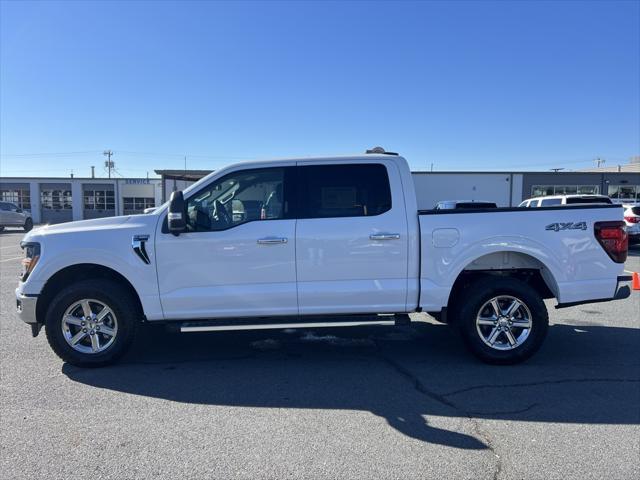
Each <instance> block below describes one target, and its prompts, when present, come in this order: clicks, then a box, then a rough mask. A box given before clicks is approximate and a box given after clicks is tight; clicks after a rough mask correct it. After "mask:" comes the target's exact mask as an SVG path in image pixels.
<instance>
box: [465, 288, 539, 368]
mask: <svg viewBox="0 0 640 480" xmlns="http://www.w3.org/2000/svg"><path fill="white" fill-rule="evenodd" d="M499 295H509V296H513V297H516V298H518V299H519V300H520V301H522V302H524V303H525V304H526V306H527V308H528V309H529V311H530V312H531V322H532V327H531V332H530V333H529V336H528V337H527V339H526V340H525V341H524V343H523V344H522V345H519V346H518V347H516V348H514V349H513V350H496V349H493V348H491V347H490V346H488V345H487V344H485V343H484V342H483V340H482V338H480V335H479V333H478V330H477V327H476V317H477V315H478V312H479V310H480V308H481V307H482V306H483V305H484V304H485V303H486V302H487V301H489V300H490V299H491V298H493V297H496V296H499ZM465 297H466V298H465V300H464V304H463V305H462V306H460V307H459V308H458V315H457V316H458V319H457V320H458V326H459V329H460V333H461V334H462V338H463V340H464V342H465V344H466V345H467V347H469V349H470V350H471V351H472V352H473V353H474V354H475V355H476V356H477V357H479V358H480V359H481V360H483V361H485V362H487V363H494V364H513V363H519V362H522V361H524V360H526V359H528V358H529V357H531V355H533V354H534V353H535V352H536V351H537V350H538V349H539V348H540V346H541V345H542V343H543V341H544V338H545V336H546V334H547V329H548V325H549V317H548V312H547V308H546V306H545V304H544V301H543V300H542V298H541V297H540V295H539V294H538V293H537V292H536V291H535V290H534V289H533V288H532V287H531V286H529V285H527V284H526V283H524V282H521V281H520V280H517V279H501V278H497V279H496V278H484V279H482V280H479V281H476V282H474V283H473V284H472V285H471V286H470V287H469V288H468V289H466V290H465Z"/></svg>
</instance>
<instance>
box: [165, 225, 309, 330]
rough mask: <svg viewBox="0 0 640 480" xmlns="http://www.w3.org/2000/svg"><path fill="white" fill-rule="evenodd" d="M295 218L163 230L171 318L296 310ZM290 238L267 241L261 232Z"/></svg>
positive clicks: (167, 306) (290, 312)
mask: <svg viewBox="0 0 640 480" xmlns="http://www.w3.org/2000/svg"><path fill="white" fill-rule="evenodd" d="M295 224H296V221H295V220H269V221H262V222H249V223H245V224H243V225H239V226H237V227H234V228H231V229H229V230H223V231H219V232H194V233H183V234H181V235H179V236H175V235H172V234H170V233H162V232H161V229H162V225H161V224H159V225H158V229H157V236H156V251H157V252H158V256H159V258H161V259H162V261H159V262H158V288H159V292H160V299H161V302H162V308H163V310H164V315H165V318H167V319H176V320H177V319H190V318H194V319H195V318H225V317H234V316H243V317H246V316H254V315H256V316H265V315H296V314H297V313H298V300H297V295H296V270H295ZM265 237H282V238H286V239H287V243H282V244H273V245H263V244H258V239H259V238H265Z"/></svg>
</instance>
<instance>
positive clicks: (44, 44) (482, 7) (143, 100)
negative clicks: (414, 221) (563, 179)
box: [0, 1, 640, 176]
mask: <svg viewBox="0 0 640 480" xmlns="http://www.w3.org/2000/svg"><path fill="white" fill-rule="evenodd" d="M0 22H1V23H0V41H1V43H0V54H1V59H0V62H1V64H0V67H1V69H0V70H1V71H0V102H1V103H0V121H1V123H0V135H1V136H0V162H1V163H0V174H1V175H3V176H18V175H33V176H35V175H60V176H62V175H65V176H66V175H68V174H69V172H70V171H71V170H73V171H74V172H75V174H76V175H77V176H87V175H88V174H89V172H90V170H89V166H90V165H97V166H98V168H97V171H98V173H102V166H101V165H102V164H103V161H104V157H103V156H102V151H103V150H104V149H106V148H110V149H112V150H113V151H114V152H115V155H114V157H113V159H114V160H115V162H116V167H117V168H118V170H119V172H120V173H121V174H122V175H125V176H144V175H145V174H146V172H147V171H149V172H150V173H152V172H153V169H154V168H182V167H183V166H184V159H183V156H184V155H187V167H188V168H212V169H213V168H217V167H219V166H221V165H223V164H225V163H228V162H229V161H234V160H236V159H238V158H269V157H283V156H298V155H304V156H309V155H323V154H342V153H356V152H362V151H363V150H364V149H365V148H367V147H371V146H374V145H382V146H384V147H386V148H387V149H389V150H393V151H398V152H400V153H402V154H403V155H404V156H405V157H406V158H407V159H408V160H409V162H410V163H411V165H412V167H413V168H414V169H426V168H429V166H430V164H431V163H433V164H434V168H435V169H436V170H464V169H467V170H468V169H478V170H483V169H518V170H520V169H523V170H529V169H535V170H546V169H548V168H551V167H565V168H567V169H576V168H581V167H588V166H592V165H593V159H594V158H595V157H598V156H600V157H602V158H605V159H606V160H607V164H616V163H625V162H626V161H627V160H628V158H629V157H630V156H632V155H640V87H639V86H640V2H638V1H635V2H580V1H570V2H566V3H562V2H516V1H511V2H506V1H505V2H479V1H477V2H460V1H458V2H449V3H439V2H407V3H400V2H393V3H391V2H389V3H385V2H374V3H369V2H353V3H344V2H341V3H337V2H320V3H313V2H283V3H277V2H258V3H251V2H247V3H240V2H234V3H224V2H194V3H187V2H180V3H172V2H150V1H148V2H140V3H124V2H108V3H99V2H69V3H59V2H34V3H29V2H4V1H3V2H2V4H1V6H0Z"/></svg>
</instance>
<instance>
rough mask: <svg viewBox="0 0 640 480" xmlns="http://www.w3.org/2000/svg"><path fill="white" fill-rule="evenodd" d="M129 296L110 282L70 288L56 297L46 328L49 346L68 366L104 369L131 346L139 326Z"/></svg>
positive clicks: (91, 283) (98, 281) (96, 282)
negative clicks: (103, 367) (102, 367)
mask: <svg viewBox="0 0 640 480" xmlns="http://www.w3.org/2000/svg"><path fill="white" fill-rule="evenodd" d="M137 311H138V308H137V307H136V303H135V302H134V299H133V298H132V295H131V293H130V292H128V291H127V290H126V289H124V288H122V287H121V286H119V285H118V284H117V283H115V282H112V281H110V280H102V279H97V280H88V281H84V282H79V283H76V284H73V285H70V286H68V287H66V288H65V289H63V290H62V291H60V293H58V295H56V296H55V297H54V299H53V300H52V301H51V304H50V305H49V308H48V309H47V314H46V320H45V326H46V334H47V340H48V342H49V345H51V348H52V349H53V351H54V352H55V353H56V354H57V355H58V356H59V357H60V358H62V359H63V360H64V361H65V362H68V363H70V364H72V365H76V366H79V367H101V366H104V365H108V364H110V363H113V362H115V361H116V360H117V359H118V358H120V357H121V356H122V355H123V354H124V353H125V352H126V350H127V349H128V348H129V346H130V345H131V342H132V341H133V338H134V335H135V331H136V327H137V325H138V322H139V318H138V315H136V312H137Z"/></svg>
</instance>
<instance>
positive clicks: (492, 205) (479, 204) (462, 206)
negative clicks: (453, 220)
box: [456, 202, 498, 210]
mask: <svg viewBox="0 0 640 480" xmlns="http://www.w3.org/2000/svg"><path fill="white" fill-rule="evenodd" d="M481 208H498V205H496V204H495V203H493V202H460V203H457V204H456V209H465V210H469V209H481Z"/></svg>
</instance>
